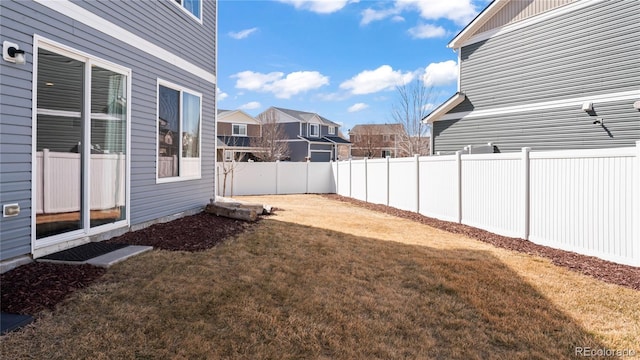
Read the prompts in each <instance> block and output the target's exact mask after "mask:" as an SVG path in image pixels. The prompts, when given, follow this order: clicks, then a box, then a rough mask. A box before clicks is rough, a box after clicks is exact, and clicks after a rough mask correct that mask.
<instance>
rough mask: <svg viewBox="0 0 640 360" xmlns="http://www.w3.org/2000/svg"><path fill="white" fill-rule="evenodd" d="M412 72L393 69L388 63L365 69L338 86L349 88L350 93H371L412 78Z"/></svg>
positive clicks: (402, 83) (391, 87)
mask: <svg viewBox="0 0 640 360" xmlns="http://www.w3.org/2000/svg"><path fill="white" fill-rule="evenodd" d="M413 78H414V74H413V73H411V72H406V73H403V72H402V71H400V70H395V71H394V70H393V68H392V67H391V66H389V65H382V66H380V67H379V68H377V69H375V70H365V71H363V72H361V73H359V74H358V75H356V76H354V77H352V78H351V79H349V80H347V81H345V82H343V83H342V84H340V88H341V89H344V90H349V91H350V92H351V94H354V95H361V94H371V93H375V92H378V91H383V90H393V89H395V88H396V86H398V85H404V84H406V83H408V82H410V81H411V80H413Z"/></svg>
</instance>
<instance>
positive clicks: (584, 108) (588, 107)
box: [582, 101, 593, 112]
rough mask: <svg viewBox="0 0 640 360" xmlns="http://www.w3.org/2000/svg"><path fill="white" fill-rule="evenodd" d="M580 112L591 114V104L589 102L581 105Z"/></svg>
mask: <svg viewBox="0 0 640 360" xmlns="http://www.w3.org/2000/svg"><path fill="white" fill-rule="evenodd" d="M582 111H584V112H592V111H593V103H592V102H590V101H587V102H584V103H582Z"/></svg>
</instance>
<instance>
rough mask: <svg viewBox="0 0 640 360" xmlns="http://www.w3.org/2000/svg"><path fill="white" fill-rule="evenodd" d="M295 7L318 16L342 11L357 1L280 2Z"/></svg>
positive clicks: (301, 0)
mask: <svg viewBox="0 0 640 360" xmlns="http://www.w3.org/2000/svg"><path fill="white" fill-rule="evenodd" d="M278 1H280V2H282V3H285V4H290V5H293V6H294V7H295V8H296V9H300V10H309V11H312V12H315V13H318V14H331V13H334V12H336V11H339V10H342V8H344V7H345V6H347V4H349V3H355V2H358V1H357V0H278Z"/></svg>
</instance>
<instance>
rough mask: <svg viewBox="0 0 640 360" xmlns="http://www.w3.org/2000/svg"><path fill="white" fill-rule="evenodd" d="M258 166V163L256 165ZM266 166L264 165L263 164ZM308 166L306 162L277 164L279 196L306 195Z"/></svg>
mask: <svg viewBox="0 0 640 360" xmlns="http://www.w3.org/2000/svg"><path fill="white" fill-rule="evenodd" d="M254 164H256V163H254ZM263 164H264V163H263ZM307 166H308V163H306V162H277V163H275V167H276V168H277V174H278V175H277V179H278V184H277V193H278V194H304V193H306V192H307V177H308V174H307Z"/></svg>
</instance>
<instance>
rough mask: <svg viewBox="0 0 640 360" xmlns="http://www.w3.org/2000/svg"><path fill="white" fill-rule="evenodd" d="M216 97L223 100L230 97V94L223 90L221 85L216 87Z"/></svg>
mask: <svg viewBox="0 0 640 360" xmlns="http://www.w3.org/2000/svg"><path fill="white" fill-rule="evenodd" d="M216 97H217V98H218V101H222V100H224V99H226V98H227V97H229V94H227V93H225V92H222V90H220V88H219V87H217V88H216Z"/></svg>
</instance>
